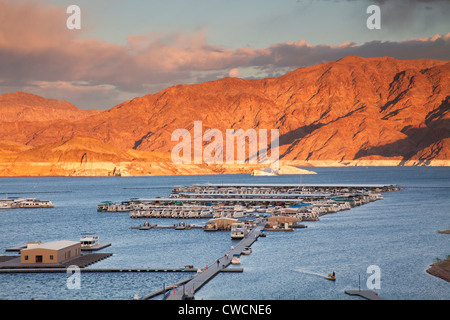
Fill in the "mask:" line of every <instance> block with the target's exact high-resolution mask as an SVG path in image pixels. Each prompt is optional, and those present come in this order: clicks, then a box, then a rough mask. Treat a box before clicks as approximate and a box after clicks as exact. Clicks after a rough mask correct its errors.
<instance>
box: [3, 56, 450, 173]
mask: <svg viewBox="0 0 450 320" xmlns="http://www.w3.org/2000/svg"><path fill="white" fill-rule="evenodd" d="M449 97H450V63H449V62H448V61H438V60H429V59H420V60H397V59H393V58H390V57H380V58H360V57H357V56H349V57H346V58H343V59H341V60H338V61H335V62H328V63H322V64H319V65H315V66H311V67H305V68H299V69H297V70H294V71H292V72H290V73H287V74H286V75H284V76H281V77H279V78H268V79H261V80H244V79H239V78H224V79H220V80H217V81H210V82H205V83H201V84H195V85H176V86H173V87H170V88H167V89H165V90H163V91H161V92H158V93H156V94H149V95H145V96H142V97H137V98H135V99H133V100H130V101H126V102H124V103H122V104H119V105H117V106H115V107H113V108H111V109H109V110H105V111H102V112H99V111H83V110H80V109H77V108H76V107H75V106H73V105H71V104H70V103H68V102H58V101H56V100H50V99H45V98H41V97H37V96H34V95H28V94H24V93H16V94H5V95H1V96H0V123H1V126H0V141H8V143H9V145H11V148H13V149H14V148H15V149H14V150H15V151H14V150H13V151H11V150H9V151H7V152H6V151H5V155H4V156H3V158H5V157H6V153H8V157H9V158H8V159H11V156H12V153H14V154H16V155H18V156H19V154H20V157H17V158H15V159H16V160H15V161H19V159H21V160H22V161H34V162H37V161H39V162H42V161H44V162H55V161H56V162H58V161H59V162H64V161H69V160H70V162H74V163H76V162H80V163H81V156H82V155H83V154H84V153H86V154H87V157H88V161H89V159H92V160H93V161H94V162H95V161H97V162H104V161H109V162H112V163H113V162H124V161H131V162H133V161H147V162H152V161H153V162H155V160H150V159H155V157H156V158H157V160H158V161H160V162H161V163H163V162H166V163H167V162H170V152H171V150H172V148H173V147H174V146H175V145H176V144H177V142H172V141H171V134H172V132H173V131H174V130H176V129H187V130H189V131H190V132H191V134H193V132H192V131H193V126H194V121H202V125H203V132H204V131H206V130H207V129H209V128H215V129H219V130H220V131H221V132H223V133H225V132H226V129H239V128H241V129H243V130H246V129H250V128H253V129H256V130H258V129H279V132H280V149H279V155H280V160H281V161H284V162H285V163H289V164H291V165H354V164H361V165H371V164H374V165H376V164H379V163H380V161H384V162H383V163H386V164H388V165H448V161H449V159H450V113H449V111H450V101H449ZM45 110H52V112H51V113H50V112H48V111H45ZM76 137H84V138H82V139H84V140H74V139H75V138H76ZM86 138H90V139H95V141H97V142H96V143H102V144H103V147H99V146H98V145H96V144H94V147H93V146H91V145H90V144H91V142H92V140H86ZM80 139H81V138H80ZM66 141H71V145H72V144H75V142H76V145H77V147H76V148H75V147H73V146H72V149H70V148H69V149H64V148H66V147H67V146H66V147H64V143H65V142H66ZM89 141H90V142H89ZM12 143H15V144H16V145H15V146H13V145H12ZM55 143H56V144H58V143H59V144H60V145H55ZM84 143H86V145H84ZM17 144H19V145H21V146H22V147H21V148H22V149H23V148H31V149H27V150H21V148H19V147H18V145H17ZM105 145H106V146H109V147H105ZM5 146H6V145H5V144H3V145H1V144H0V148H2V150H6V149H8V148H6V147H5ZM46 148H51V150H50V149H49V150H50V151H49V150H47V149H46ZM64 150H65V151H64ZM44 154H45V156H43V155H44ZM100 154H102V155H100ZM145 155H147V157H146V156H145ZM149 155H151V156H150V158H149V157H148V156H149ZM95 159H98V160H95ZM145 159H146V160H145ZM2 161H6V162H7V161H9V160H7V159H5V160H2ZM225 167H226V166H218V167H217V168H216V169H215V170H216V172H220V171H222V172H223V171H224V168H225ZM211 168H212V167H210V169H211ZM144 171H145V170H144ZM0 174H1V173H0Z"/></svg>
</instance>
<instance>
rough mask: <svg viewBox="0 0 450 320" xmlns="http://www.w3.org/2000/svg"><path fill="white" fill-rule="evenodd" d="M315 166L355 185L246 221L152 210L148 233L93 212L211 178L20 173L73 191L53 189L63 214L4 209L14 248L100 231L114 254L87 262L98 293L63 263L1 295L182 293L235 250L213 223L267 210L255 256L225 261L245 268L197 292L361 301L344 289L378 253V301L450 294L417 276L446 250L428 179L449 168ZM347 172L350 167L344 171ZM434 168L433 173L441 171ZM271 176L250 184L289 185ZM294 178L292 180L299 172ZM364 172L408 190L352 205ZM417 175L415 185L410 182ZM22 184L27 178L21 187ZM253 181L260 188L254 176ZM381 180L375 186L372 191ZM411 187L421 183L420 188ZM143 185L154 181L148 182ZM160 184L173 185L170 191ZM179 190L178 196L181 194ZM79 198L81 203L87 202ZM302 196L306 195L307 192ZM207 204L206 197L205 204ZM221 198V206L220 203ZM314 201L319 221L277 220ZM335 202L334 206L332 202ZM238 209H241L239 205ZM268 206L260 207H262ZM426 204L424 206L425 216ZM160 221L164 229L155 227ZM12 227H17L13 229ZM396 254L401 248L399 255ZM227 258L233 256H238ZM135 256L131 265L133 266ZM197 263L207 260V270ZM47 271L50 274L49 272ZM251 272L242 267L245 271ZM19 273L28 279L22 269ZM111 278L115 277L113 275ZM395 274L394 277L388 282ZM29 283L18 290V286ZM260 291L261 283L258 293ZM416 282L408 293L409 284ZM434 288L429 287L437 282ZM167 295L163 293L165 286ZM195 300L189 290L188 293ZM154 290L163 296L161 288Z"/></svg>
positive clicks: (126, 217) (12, 184) (8, 285)
mask: <svg viewBox="0 0 450 320" xmlns="http://www.w3.org/2000/svg"><path fill="white" fill-rule="evenodd" d="M318 171H319V172H322V174H321V175H317V176H316V177H308V179H310V180H311V179H313V178H314V179H313V180H314V181H315V180H317V181H318V183H317V185H318V186H319V185H320V181H325V182H326V181H327V180H330V181H337V180H342V181H343V182H349V183H348V184H347V183H340V184H339V186H338V187H339V188H338V189H340V191H341V192H340V194H337V193H333V192H329V191H327V190H320V192H322V191H324V192H323V193H324V194H325V193H326V196H325V197H321V195H320V192H319V189H318V188H317V189H315V191H314V195H320V196H314V197H310V198H307V199H306V198H305V199H306V201H304V202H298V203H293V204H290V206H293V205H301V206H299V207H293V208H290V206H286V205H285V206H284V207H283V208H280V210H278V211H277V212H275V211H276V210H274V209H275V207H277V206H279V205H282V204H277V203H276V201H275V202H273V201H270V202H268V203H267V204H266V203H261V202H260V203H255V207H256V206H261V207H266V206H267V207H266V210H267V209H269V210H268V211H269V212H246V214H245V215H244V216H243V217H238V218H228V217H226V216H225V217H217V218H216V217H214V216H213V217H207V218H203V219H202V218H200V219H197V220H192V221H190V220H187V219H182V218H168V219H159V220H158V219H156V218H149V219H148V223H149V224H150V226H151V227H152V228H149V229H147V230H148V231H147V232H141V231H140V230H139V229H134V226H139V225H141V226H143V224H144V222H145V220H146V219H140V221H138V220H135V219H131V218H130V214H131V212H132V211H130V212H128V213H127V212H123V214H122V212H117V214H114V212H99V213H95V211H96V206H97V204H98V203H99V201H103V199H111V200H116V199H117V200H120V199H122V200H123V199H133V198H137V199H157V198H158V197H159V199H161V196H164V197H165V199H169V198H170V194H171V193H172V191H173V190H174V188H177V185H180V184H183V183H186V185H187V186H189V187H190V186H193V185H195V184H198V185H202V186H206V185H208V181H209V180H211V179H212V177H209V176H208V177H167V178H165V177H163V178H161V177H158V178H156V177H154V178H150V177H146V178H145V179H144V178H129V177H121V178H120V180H121V183H120V188H117V184H116V183H115V181H116V180H117V181H118V179H119V178H115V177H112V178H108V179H101V178H92V179H89V181H87V180H86V181H84V179H70V178H63V179H55V178H40V179H32V178H26V180H25V178H24V179H23V180H21V181H20V184H23V185H24V186H25V187H27V186H30V185H31V186H33V185H36V184H37V182H35V180H36V181H37V180H39V185H40V189H37V191H39V190H46V191H47V190H48V191H52V189H58V190H62V189H71V192H70V193H61V194H55V195H54V196H52V201H54V202H55V203H58V210H53V209H48V210H47V209H42V210H36V211H33V214H29V211H28V210H25V209H23V210H17V211H16V210H15V211H14V213H13V211H8V210H5V211H1V213H2V215H3V216H2V218H3V221H4V223H5V225H6V226H8V227H7V228H6V229H5V232H6V234H5V236H4V237H3V239H2V247H3V248H10V249H11V247H13V245H14V244H17V243H25V242H26V241H27V240H28V239H42V240H43V241H48V240H50V241H52V240H55V239H56V240H57V239H64V238H69V239H76V240H81V238H80V231H79V230H93V231H94V232H95V233H94V234H100V235H101V237H100V239H99V240H102V241H99V242H100V243H101V242H103V240H105V242H107V243H112V247H111V248H113V250H112V251H110V252H112V253H113V255H112V256H110V257H109V258H108V259H103V260H101V261H99V262H98V265H97V264H96V265H90V266H88V267H86V268H82V269H81V270H80V271H81V272H82V273H83V274H85V276H84V277H86V278H83V279H84V280H83V283H84V285H87V284H88V283H92V284H93V285H94V286H96V287H97V289H95V290H94V291H93V290H92V288H93V287H90V288H91V289H89V290H88V289H87V287H86V290H81V291H79V292H74V291H67V290H60V289H58V288H59V287H61V286H62V287H64V283H63V284H62V285H61V283H60V282H61V281H62V280H61V279H62V278H60V277H56V276H52V273H54V272H60V273H63V270H64V268H55V267H52V268H38V269H40V271H37V272H36V276H32V278H27V279H28V280H30V279H34V278H35V277H36V278H35V279H37V280H36V283H35V284H33V285H32V286H31V287H29V286H28V287H26V288H27V289H25V287H24V286H25V284H23V283H22V282H21V279H22V276H20V275H19V273H18V275H17V276H14V281H13V280H12V277H8V276H7V275H6V274H5V275H4V274H3V273H2V285H3V286H4V288H5V290H6V291H4V292H3V293H2V294H0V295H1V296H2V297H3V298H6V299H8V298H11V297H18V298H21V299H30V298H35V299H47V298H51V299H60V298H62V299H92V298H93V299H104V298H105V297H112V298H113V299H132V298H133V296H134V295H135V294H138V295H139V296H141V297H145V295H147V294H149V293H153V292H154V291H157V290H161V288H163V287H164V284H165V287H166V288H169V287H170V286H168V284H169V285H170V284H174V285H175V286H178V287H179V288H178V289H179V290H183V289H182V288H181V287H182V284H180V285H177V284H178V283H179V282H180V281H183V282H184V280H187V279H186V278H192V276H193V275H194V276H197V271H198V269H200V270H202V272H204V271H205V267H204V266H205V265H208V269H210V268H212V267H213V266H214V264H215V263H216V265H217V262H216V259H217V257H223V256H222V255H223V253H226V252H228V250H229V248H230V247H231V246H234V247H235V246H236V243H237V242H238V241H239V240H232V239H231V229H228V230H226V229H225V228H224V229H223V231H222V232H214V230H215V229H216V230H215V231H221V230H218V229H219V223H220V220H215V219H224V221H225V219H230V222H231V221H235V220H237V222H242V221H254V220H256V219H257V218H264V219H265V224H264V225H263V226H262V229H261V231H260V233H259V238H260V239H259V240H260V241H257V242H256V243H254V244H253V245H252V246H251V247H250V249H251V250H252V251H253V252H251V253H250V254H249V255H247V254H246V253H248V249H245V250H244V248H243V249H242V251H241V255H240V259H241V261H240V265H231V261H230V265H229V266H228V267H227V268H225V269H224V270H232V269H240V270H241V271H240V272H238V273H236V274H233V273H234V272H237V271H233V273H231V274H224V275H221V276H219V277H213V278H211V279H214V280H213V281H211V280H209V281H208V282H206V283H208V285H206V283H205V285H203V286H202V287H201V289H199V290H197V291H196V292H195V299H197V300H198V299H288V300H291V299H293V298H294V299H298V298H300V299H344V300H345V299H359V298H360V297H353V296H351V295H349V294H345V290H347V289H348V288H352V286H353V280H352V279H353V278H354V274H355V272H357V273H361V276H362V280H363V282H362V283H365V280H366V279H365V278H367V277H368V275H365V270H366V267H367V264H366V263H373V262H372V261H374V262H376V261H385V263H383V265H380V267H381V268H382V272H383V280H384V281H383V282H382V290H380V293H379V295H380V296H381V297H383V298H387V299H397V298H401V299H404V298H405V299H409V298H413V299H415V298H419V299H420V298H430V297H431V298H439V297H444V296H448V295H446V294H448V291H447V290H446V287H445V286H444V287H443V286H442V285H440V283H441V282H440V281H442V280H441V279H437V278H435V277H432V276H430V275H429V274H427V273H425V272H423V273H422V272H421V270H425V269H426V266H427V265H428V264H431V263H432V262H433V261H434V260H433V259H435V257H445V252H444V251H443V243H442V242H443V241H445V239H444V240H442V238H441V237H442V235H440V234H438V233H437V232H436V230H442V229H443V228H445V227H446V224H445V221H446V215H444V214H443V212H444V211H445V206H442V203H440V202H437V201H436V200H435V199H439V198H442V197H443V196H444V194H446V193H447V194H448V188H444V187H440V188H438V187H439V184H438V185H436V184H433V182H431V181H435V180H431V179H435V178H433V177H435V176H438V177H445V171H444V172H443V173H442V172H441V171H442V170H441V171H440V169H439V168H403V171H404V174H403V176H402V175H401V174H399V173H398V172H399V171H398V169H390V168H381V169H377V170H374V169H370V168H369V169H366V168H347V169H345V170H342V169H333V168H329V169H320V170H318ZM349 172H351V173H352V174H348V173H349ZM430 172H431V174H430ZM357 173H360V175H359V176H358V174H357ZM436 173H438V174H437V175H436ZM428 176H429V177H428ZM347 177H348V178H347ZM355 177H356V178H355ZM271 178H272V179H268V178H257V179H256V178H255V181H257V182H269V183H267V184H270V185H273V184H275V183H272V182H281V183H280V184H286V183H283V182H286V181H288V182H289V179H287V177H282V176H280V177H271ZM318 178H321V179H318ZM357 178H358V179H359V180H358V179H357ZM222 179H223V181H224V183H223V185H227V183H226V182H233V184H234V185H236V184H241V183H242V185H245V184H249V183H248V182H252V181H253V180H252V179H253V178H250V177H247V176H246V175H239V176H226V175H225V176H223V177H222V176H221V177H220V180H219V181H222ZM290 179H291V180H292V177H290ZM352 179H353V180H352ZM407 179H410V180H407ZM427 179H428V180H427ZM442 179H444V178H442ZM442 179H441V180H442ZM366 180H367V181H368V182H369V183H371V182H375V184H377V183H378V182H380V181H383V182H384V181H386V182H388V184H386V185H387V186H389V185H390V184H389V182H395V183H399V185H401V186H402V188H401V189H399V190H402V192H395V193H389V194H384V193H383V192H381V193H380V195H379V197H380V200H381V197H382V198H383V201H369V202H367V205H361V204H359V205H358V204H356V201H355V203H352V202H351V201H350V200H351V197H348V196H344V195H343V192H345V190H343V189H345V188H344V187H346V186H351V185H358V189H349V191H351V192H352V193H353V192H354V197H353V198H354V199H353V200H361V199H362V198H360V197H362V195H360V194H358V193H368V191H369V190H364V188H363V189H360V187H361V185H363V184H361V183H359V182H360V181H366ZM416 180H417V182H416V184H414V183H413V182H409V181H416ZM24 181H30V182H29V183H24ZM111 181H112V182H113V183H111ZM405 181H406V182H405ZM442 181H444V180H442ZM308 182H310V181H308ZM353 182H356V183H353ZM251 184H252V185H254V183H251ZM257 184H265V183H257ZM309 184H311V183H309ZM220 185H222V184H220ZM289 185H290V184H289ZM383 185H384V184H377V185H376V186H374V188H377V187H379V186H383ZM416 185H420V186H422V187H421V188H415V186H416ZM428 185H429V186H430V188H429V189H428V188H427V186H428ZM122 186H123V188H122ZM146 186H150V187H152V188H151V189H149V188H144V187H146ZM169 186H170V188H169ZM363 186H366V185H363ZM392 186H394V187H395V186H396V185H395V184H393V185H392ZM403 186H404V187H405V188H403ZM128 187H129V188H128ZM327 187H329V184H327ZM431 187H432V188H431ZM163 188H166V189H163ZM5 189H9V190H17V189H18V187H17V185H16V181H15V180H14V179H11V181H9V180H8V181H7V180H5V183H4V188H3V189H2V191H8V190H5ZM139 190H142V191H139ZM149 190H150V191H149ZM164 190H167V193H165V191H164ZM379 190H383V189H379ZM379 190H376V189H373V190H370V191H373V192H374V193H377V191H379ZM385 190H387V192H388V191H390V190H389V188H385ZM358 191H362V192H358ZM3 193H5V192H3ZM220 193H223V192H219V195H217V199H219V197H221V198H224V197H225V196H222V195H220ZM349 193H350V192H349ZM235 194H236V192H233V193H230V196H231V197H233V196H234V195H235ZM287 194H288V193H286V192H284V193H280V195H282V198H281V197H280V199H292V198H296V196H287ZM311 194H312V193H311ZM184 196H185V195H180V197H184ZM241 197H242V196H241ZM264 197H265V196H264ZM269 197H270V198H272V199H275V198H277V197H278V196H275V195H269V196H268V197H266V198H269ZM339 197H343V198H339ZM24 198H25V197H24ZM192 198H193V199H198V198H203V199H211V198H214V197H212V196H210V195H208V196H199V195H198V194H197V192H196V194H195V195H194V196H193V197H192ZM242 198H243V199H263V197H262V196H244V197H242ZM333 198H334V199H333ZM358 198H359V199H358ZM77 199H83V201H79V200H77ZM182 199H184V198H182ZM296 199H298V200H301V199H300V197H297V198H296ZM328 200H333V201H334V203H333V204H335V205H342V204H346V206H347V210H341V211H337V212H341V213H339V214H336V215H335V214H333V213H334V212H331V211H330V212H326V211H325V210H323V209H320V207H322V206H323V205H319V201H320V202H323V203H326V202H327V201H328ZM330 202H331V201H330ZM372 202H374V203H372ZM118 203H119V204H120V203H121V202H120V201H119V202H118ZM182 203H183V206H184V204H186V205H187V204H188V202H187V201H184V200H183V201H182ZM211 203H212V204H213V205H214V204H217V207H219V203H218V202H213V201H211ZM306 203H314V206H311V205H306ZM236 205H241V206H242V207H246V203H243V204H240V203H236V204H234V203H230V205H229V206H230V207H232V208H230V209H231V210H234V209H235V206H236ZM205 206H208V205H206V204H205ZM225 206H226V204H224V205H223V206H222V207H225ZM208 207H210V208H211V207H213V206H208ZM308 207H309V208H312V207H316V208H317V210H319V212H320V215H319V214H317V218H318V220H316V221H314V220H306V219H304V217H302V220H301V221H300V220H299V219H296V222H294V223H291V222H290V221H287V220H286V221H283V220H281V218H286V219H287V218H291V217H293V218H295V217H296V216H297V215H298V212H297V210H299V209H300V210H304V209H306V208H308ZM323 207H325V206H323ZM329 207H330V208H331V206H329ZM236 209H239V208H238V207H236ZM261 209H262V210H261V211H263V210H264V209H265V208H261ZM281 209H283V210H281ZM218 210H220V209H218ZM294 210H295V212H294ZM300 210H299V211H300ZM322 210H323V213H322ZM443 210H444V211H443ZM244 211H245V209H244ZM271 211H272V212H271ZM425 211H426V212H427V214H423V213H424V212H425ZM337 212H336V213H337ZM214 213H216V212H213V214H214ZM275 218H276V220H275ZM272 219H273V220H274V221H273V223H274V226H276V228H274V229H275V230H279V231H282V230H284V229H285V226H286V224H285V223H286V222H287V223H288V229H293V231H290V232H273V231H272V228H270V227H268V226H267V225H266V224H271V223H272ZM75 221H76V223H75ZM182 221H183V222H184V223H185V225H186V226H185V228H184V229H183V228H182V226H181V225H180V223H181V222H182ZM136 222H137V223H136ZM442 222H444V224H443V223H442ZM231 224H232V223H230V225H231ZM188 225H190V227H191V228H189V227H188ZM207 225H211V230H210V231H212V232H205V231H206V228H203V227H205V226H207ZM154 226H157V227H160V228H153V227H154ZM194 226H198V227H194ZM302 226H303V227H302ZM175 227H177V229H175ZM45 228H47V229H45ZM10 229H11V230H14V232H9V231H8V230H10ZM44 229H45V230H48V231H47V232H46V233H45V234H43V233H42V230H44ZM133 229H134V230H133ZM407 230H416V231H417V232H415V233H414V236H413V235H410V236H411V237H410V238H408V239H409V240H408V241H406V242H404V241H401V242H399V241H398V238H403V237H405V236H407V235H408V234H409V233H407ZM183 231H184V232H183ZM263 234H264V235H265V234H267V238H262V236H263ZM361 234H364V235H365V236H364V238H361V237H360V236H359V235H361ZM434 235H436V236H434ZM396 239H397V240H396ZM384 244H389V245H384ZM16 247H20V246H16ZM444 247H445V246H444ZM375 248H376V249H375ZM439 248H441V249H439ZM369 252H370V255H369ZM400 252H401V255H399V254H398V253H400ZM229 257H230V260H231V259H232V256H229ZM219 260H220V259H219ZM131 261H132V263H130V262H131ZM187 264H189V265H193V266H196V267H195V268H192V269H193V270H194V269H195V272H193V271H192V272H190V273H189V274H188V273H185V272H184V271H181V270H182V269H183V267H181V266H183V265H187ZM198 266H203V268H202V267H200V268H199V267H198ZM21 269H24V268H17V269H16V270H17V272H21V271H20V270H21ZM26 269H27V270H28V271H30V272H32V270H33V268H26ZM46 269H52V270H55V271H54V272H51V271H49V272H46ZM244 269H245V272H243V271H244ZM296 269H303V270H309V271H311V272H316V273H318V274H322V276H320V277H319V276H312V275H311V274H308V273H298V272H295V270H296ZM89 270H92V271H89ZM108 270H110V272H108ZM120 270H122V271H120ZM126 270H128V271H126ZM151 270H155V272H151ZM164 270H172V271H164ZM178 270H180V271H178ZM332 270H334V271H336V272H337V274H338V277H337V279H336V281H328V280H326V279H324V276H323V275H325V274H327V273H329V272H330V271H332ZM224 272H228V271H224ZM229 272H231V271H229ZM399 274H401V275H402V277H401V278H399V277H398V275H399ZM24 277H27V276H26V275H24ZM30 277H31V275H30ZM63 277H64V276H63ZM105 277H108V278H105ZM23 279H25V278H23ZM64 279H65V278H64ZM64 279H63V280H64ZM106 279H108V280H107V281H106ZM394 279H395V281H393V280H394ZM38 280H39V281H38ZM24 281H25V280H24ZM64 281H65V280H64ZM46 283H48V285H49V286H51V287H52V288H56V290H55V291H54V292H53V291H50V290H47V289H46V288H45V286H46ZM143 283H145V285H143ZM187 283H188V282H184V286H185V289H187V290H185V291H188V293H189V286H187V285H186V284H187ZM241 283H251V287H252V288H253V289H250V288H247V287H243V286H241V285H240V284H241ZM393 283H395V287H394V286H393V285H392V284H393ZM406 283H407V284H406ZM428 284H429V285H428ZM445 284H446V283H445V282H444V285H445ZM84 285H83V286H84ZM117 286H120V287H121V288H122V290H120V291H117V290H114V288H116V287H117ZM16 287H17V289H16ZM22 287H23V289H20V288H22ZM218 288H220V289H218ZM254 288H256V289H257V290H256V291H255V290H254ZM411 288H413V289H412V290H411ZM418 288H421V289H420V290H419V289H418ZM428 288H432V290H431V289H428ZM63 289H64V288H63ZM361 290H363V288H361ZM44 292H45V293H44ZM166 292H167V291H166ZM44 294H45V295H44ZM161 295H164V293H162V294H160V296H161ZM190 297H191V295H190V294H189V296H187V298H188V299H189V298H190ZM154 298H155V299H157V298H158V295H157V296H155V297H154Z"/></svg>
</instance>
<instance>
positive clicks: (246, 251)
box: [242, 247, 252, 255]
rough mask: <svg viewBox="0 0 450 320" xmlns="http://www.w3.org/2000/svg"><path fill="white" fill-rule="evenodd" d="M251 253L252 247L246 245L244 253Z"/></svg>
mask: <svg viewBox="0 0 450 320" xmlns="http://www.w3.org/2000/svg"><path fill="white" fill-rule="evenodd" d="M250 253H252V248H250V247H245V248H244V250H242V254H245V255H249V254H250Z"/></svg>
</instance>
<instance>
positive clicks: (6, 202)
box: [0, 199, 17, 209]
mask: <svg viewBox="0 0 450 320" xmlns="http://www.w3.org/2000/svg"><path fill="white" fill-rule="evenodd" d="M16 207H17V203H16V202H15V201H14V200H13V199H1V200H0V209H12V208H16Z"/></svg>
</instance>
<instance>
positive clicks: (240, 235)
mask: <svg viewBox="0 0 450 320" xmlns="http://www.w3.org/2000/svg"><path fill="white" fill-rule="evenodd" d="M247 234H248V229H247V227H246V226H245V224H243V223H233V224H232V225H231V239H244V237H245V236H246V235H247Z"/></svg>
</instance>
